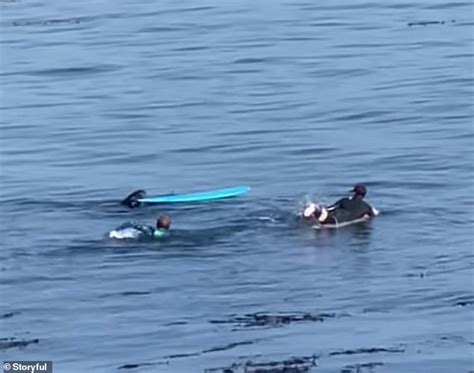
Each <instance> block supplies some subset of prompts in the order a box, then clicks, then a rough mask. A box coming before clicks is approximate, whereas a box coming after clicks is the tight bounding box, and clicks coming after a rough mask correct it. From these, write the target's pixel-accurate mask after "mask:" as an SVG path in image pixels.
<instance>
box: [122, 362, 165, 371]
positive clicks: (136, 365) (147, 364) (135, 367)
mask: <svg viewBox="0 0 474 373" xmlns="http://www.w3.org/2000/svg"><path fill="white" fill-rule="evenodd" d="M155 365H168V362H167V361H165V362H158V363H137V364H124V365H121V366H119V367H118V368H117V369H137V368H142V367H149V366H155Z"/></svg>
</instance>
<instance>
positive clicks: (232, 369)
mask: <svg viewBox="0 0 474 373" xmlns="http://www.w3.org/2000/svg"><path fill="white" fill-rule="evenodd" d="M317 359H318V356H316V355H311V356H301V357H290V358H289V359H286V360H282V361H270V362H253V361H251V360H247V361H245V362H240V363H234V364H232V365H230V366H228V367H219V368H210V369H205V370H204V372H205V373H306V372H309V371H310V369H311V368H313V367H315V366H316V360H317Z"/></svg>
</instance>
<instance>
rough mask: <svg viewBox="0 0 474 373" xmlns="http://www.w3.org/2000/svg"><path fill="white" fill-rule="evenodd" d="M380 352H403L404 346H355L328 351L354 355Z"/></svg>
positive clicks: (336, 353) (334, 354)
mask: <svg viewBox="0 0 474 373" xmlns="http://www.w3.org/2000/svg"><path fill="white" fill-rule="evenodd" d="M380 352H391V353H397V352H405V349H404V348H400V347H389V348H384V347H371V348H356V349H354V350H340V351H333V352H330V353H329V356H337V355H356V354H377V353H380Z"/></svg>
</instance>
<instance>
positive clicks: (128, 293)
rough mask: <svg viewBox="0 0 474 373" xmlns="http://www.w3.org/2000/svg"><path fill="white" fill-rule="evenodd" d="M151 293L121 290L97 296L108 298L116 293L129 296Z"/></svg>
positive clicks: (148, 292)
mask: <svg viewBox="0 0 474 373" xmlns="http://www.w3.org/2000/svg"><path fill="white" fill-rule="evenodd" d="M149 294H151V292H150V291H133V290H132V291H122V292H120V293H113V294H104V295H101V296H99V298H108V297H112V296H116V295H120V296H122V297H129V296H134V295H149Z"/></svg>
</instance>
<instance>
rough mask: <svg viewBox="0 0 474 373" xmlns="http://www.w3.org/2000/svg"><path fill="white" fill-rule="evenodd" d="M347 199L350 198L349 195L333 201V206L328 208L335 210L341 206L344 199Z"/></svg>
mask: <svg viewBox="0 0 474 373" xmlns="http://www.w3.org/2000/svg"><path fill="white" fill-rule="evenodd" d="M346 200H348V198H347V197H344V198H341V199H340V200H338V201H336V202H335V203H333V204H332V205H331V206H329V207H328V208H327V210H328V211H332V210H334V209H337V208H338V207H340V206H341V203H342V202H344V201H346Z"/></svg>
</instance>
